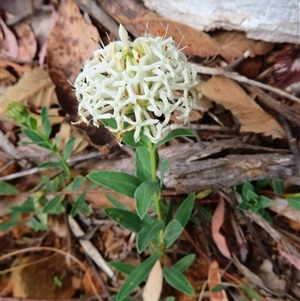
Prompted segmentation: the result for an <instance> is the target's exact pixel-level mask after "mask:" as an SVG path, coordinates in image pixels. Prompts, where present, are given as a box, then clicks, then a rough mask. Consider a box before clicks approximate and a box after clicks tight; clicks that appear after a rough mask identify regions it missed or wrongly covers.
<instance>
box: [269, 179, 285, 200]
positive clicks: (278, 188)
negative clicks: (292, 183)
mask: <svg viewBox="0 0 300 301" xmlns="http://www.w3.org/2000/svg"><path fill="white" fill-rule="evenodd" d="M272 182H273V189H274V193H275V194H276V195H277V196H279V195H281V194H282V193H283V191H284V182H283V181H282V180H279V179H273V180H272Z"/></svg>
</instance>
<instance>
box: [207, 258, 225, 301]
mask: <svg viewBox="0 0 300 301" xmlns="http://www.w3.org/2000/svg"><path fill="white" fill-rule="evenodd" d="M207 282H208V286H209V297H210V299H209V300H210V301H228V298H227V295H226V292H225V290H221V291H219V292H217V293H214V292H212V289H213V288H214V287H215V286H217V285H219V284H220V283H221V271H220V269H219V264H218V262H217V261H215V260H214V261H213V262H212V263H211V264H210V266H209V270H208V280H207Z"/></svg>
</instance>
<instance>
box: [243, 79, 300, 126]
mask: <svg viewBox="0 0 300 301" xmlns="http://www.w3.org/2000/svg"><path fill="white" fill-rule="evenodd" d="M243 86H244V87H245V88H246V90H247V91H250V92H252V93H255V94H257V96H258V101H259V103H261V104H263V105H265V106H267V107H268V108H270V109H271V110H273V111H275V112H277V113H278V114H279V115H280V116H284V118H285V119H287V120H289V121H290V122H291V123H292V124H294V125H297V126H298V127H300V116H299V115H300V113H298V112H296V111H295V110H293V109H292V108H291V107H289V106H287V105H285V104H284V103H282V102H279V101H277V100H276V99H274V98H273V97H272V96H270V95H269V94H267V93H265V92H264V91H262V90H261V89H259V88H257V87H251V86H249V85H247V86H246V85H243ZM297 113H298V114H297Z"/></svg>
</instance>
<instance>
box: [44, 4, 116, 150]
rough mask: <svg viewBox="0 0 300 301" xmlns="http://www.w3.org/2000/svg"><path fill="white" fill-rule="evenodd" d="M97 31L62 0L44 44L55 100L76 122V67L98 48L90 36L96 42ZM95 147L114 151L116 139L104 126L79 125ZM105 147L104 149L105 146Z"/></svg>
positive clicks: (71, 5) (72, 5)
mask: <svg viewBox="0 0 300 301" xmlns="http://www.w3.org/2000/svg"><path fill="white" fill-rule="evenodd" d="M98 36H99V34H98V31H97V29H96V28H95V27H94V26H93V25H91V24H87V23H86V22H85V21H84V19H83V17H82V15H81V13H80V11H79V8H78V7H77V5H76V4H75V2H74V1H73V0H62V1H61V2H60V7H59V18H58V20H57V22H56V24H55V27H54V28H53V30H52V31H51V34H50V36H49V38H48V41H47V45H48V46H47V63H48V66H49V74H50V76H51V78H52V80H53V82H54V84H55V86H56V94H57V97H58V101H59V103H60V105H61V107H62V108H63V110H64V111H65V112H66V113H68V114H69V115H70V116H71V119H72V121H77V120H78V116H77V108H78V101H77V99H76V98H75V93H74V91H73V88H72V86H71V85H70V83H69V82H68V81H67V80H69V81H70V82H74V81H75V78H76V77H77V75H78V74H79V72H80V71H81V70H80V68H79V67H78V64H83V63H84V62H85V61H86V60H87V59H88V58H90V57H92V56H93V51H94V50H96V49H98V48H99V46H98V45H97V44H96V43H95V42H93V41H92V39H91V37H92V38H94V39H98ZM80 128H81V129H82V130H83V131H84V132H86V134H87V135H88V136H89V137H90V139H91V141H92V142H93V143H94V145H101V146H102V145H104V146H105V145H106V144H108V143H109V144H110V145H111V146H112V147H115V148H117V142H116V140H115V138H114V137H113V136H112V135H111V134H110V133H109V132H108V130H106V129H105V128H104V127H103V126H100V127H99V128H96V127H94V126H90V127H88V126H86V125H85V124H82V125H80ZM106 148H107V147H106Z"/></svg>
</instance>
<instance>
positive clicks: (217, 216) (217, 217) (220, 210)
mask: <svg viewBox="0 0 300 301" xmlns="http://www.w3.org/2000/svg"><path fill="white" fill-rule="evenodd" d="M224 214H225V202H224V199H223V198H221V200H220V202H219V204H218V206H217V208H216V210H215V212H214V215H213V218H212V222H211V230H212V237H213V240H214V242H215V244H216V245H217V247H218V249H219V251H220V252H221V253H222V255H223V256H225V257H226V258H228V259H231V254H230V251H229V249H228V246H227V243H226V240H225V237H224V236H223V235H222V234H221V233H220V229H221V227H222V225H223V222H224Z"/></svg>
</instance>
